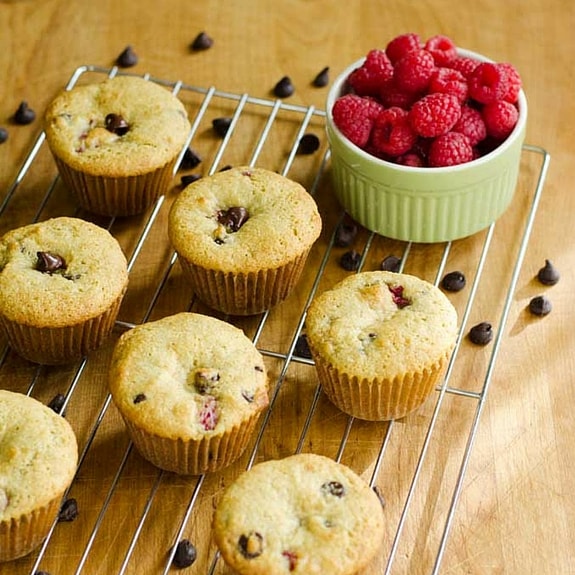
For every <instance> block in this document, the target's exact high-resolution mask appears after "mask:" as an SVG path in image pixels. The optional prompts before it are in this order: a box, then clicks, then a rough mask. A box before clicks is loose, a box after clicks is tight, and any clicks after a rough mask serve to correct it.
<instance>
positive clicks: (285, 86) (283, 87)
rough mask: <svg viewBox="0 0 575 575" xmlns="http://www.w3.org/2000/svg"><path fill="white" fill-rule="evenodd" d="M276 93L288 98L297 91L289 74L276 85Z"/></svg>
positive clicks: (279, 96) (278, 95)
mask: <svg viewBox="0 0 575 575" xmlns="http://www.w3.org/2000/svg"><path fill="white" fill-rule="evenodd" d="M273 92H274V95H275V96H277V97H278V98H288V97H289V96H291V95H292V94H293V93H294V92H295V88H294V85H293V84H292V81H291V78H290V77H289V76H284V77H283V78H282V79H281V80H280V81H279V82H278V83H277V84H276V85H275V86H274V90H273Z"/></svg>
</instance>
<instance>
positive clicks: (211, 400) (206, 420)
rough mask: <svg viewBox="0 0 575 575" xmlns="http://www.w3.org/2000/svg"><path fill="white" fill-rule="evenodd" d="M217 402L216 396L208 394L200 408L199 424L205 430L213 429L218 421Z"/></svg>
mask: <svg viewBox="0 0 575 575" xmlns="http://www.w3.org/2000/svg"><path fill="white" fill-rule="evenodd" d="M216 407H217V402H216V398H215V397H212V396H208V397H207V399H206V402H205V403H204V405H203V406H202V409H201V410H200V416H199V417H200V424H201V425H202V426H203V428H204V429H205V430H206V431H211V430H212V429H215V427H216V425H217V423H218V412H217V409H216Z"/></svg>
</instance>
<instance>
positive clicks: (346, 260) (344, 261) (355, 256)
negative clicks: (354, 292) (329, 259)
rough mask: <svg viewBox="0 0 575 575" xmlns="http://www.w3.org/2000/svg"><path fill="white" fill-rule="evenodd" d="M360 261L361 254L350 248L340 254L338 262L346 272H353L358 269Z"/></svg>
mask: <svg viewBox="0 0 575 575" xmlns="http://www.w3.org/2000/svg"><path fill="white" fill-rule="evenodd" d="M360 261H361V254H359V253H358V252H356V251H355V250H350V251H348V252H345V253H344V254H342V256H341V257H340V258H339V264H340V265H341V267H342V268H343V269H344V270H347V271H348V272H354V271H357V270H358V269H359V263H360Z"/></svg>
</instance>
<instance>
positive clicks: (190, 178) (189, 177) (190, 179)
mask: <svg viewBox="0 0 575 575" xmlns="http://www.w3.org/2000/svg"><path fill="white" fill-rule="evenodd" d="M201 177H202V176H201V175H200V174H186V175H185V176H182V177H181V178H180V184H181V186H182V188H185V187H186V186H189V185H190V184H193V183H194V182H197V181H198V180H199V179H200V178H201Z"/></svg>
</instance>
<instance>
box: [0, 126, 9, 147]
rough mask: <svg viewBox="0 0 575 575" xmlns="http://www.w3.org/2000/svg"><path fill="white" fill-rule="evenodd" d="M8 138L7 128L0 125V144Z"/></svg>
mask: <svg viewBox="0 0 575 575" xmlns="http://www.w3.org/2000/svg"><path fill="white" fill-rule="evenodd" d="M7 139H8V130H7V129H6V128H4V127H2V126H0V144H3V143H4V142H5V141H6V140H7Z"/></svg>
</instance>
